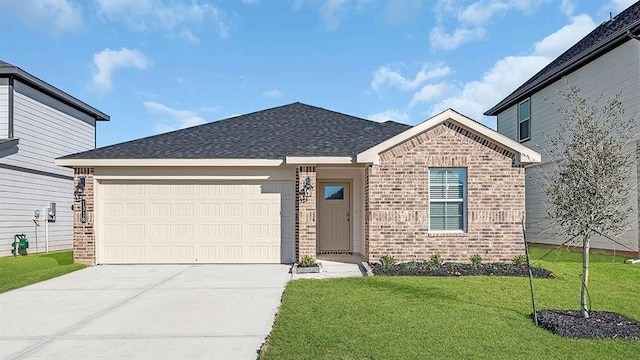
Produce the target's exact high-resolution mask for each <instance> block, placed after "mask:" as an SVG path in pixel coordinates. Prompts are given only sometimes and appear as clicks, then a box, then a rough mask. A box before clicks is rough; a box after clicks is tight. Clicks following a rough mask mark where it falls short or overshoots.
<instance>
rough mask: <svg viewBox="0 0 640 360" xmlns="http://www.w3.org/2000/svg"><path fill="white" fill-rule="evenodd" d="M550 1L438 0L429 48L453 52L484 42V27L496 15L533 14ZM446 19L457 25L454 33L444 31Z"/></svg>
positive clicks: (485, 32)
mask: <svg viewBox="0 0 640 360" xmlns="http://www.w3.org/2000/svg"><path fill="white" fill-rule="evenodd" d="M548 1H549V0H479V1H475V2H473V3H471V4H470V5H466V6H465V5H462V4H461V3H460V2H456V1H453V0H439V1H438V2H437V3H436V6H435V12H436V20H437V21H436V25H435V26H434V27H433V28H432V29H431V33H430V35H429V40H430V43H431V47H433V48H437V49H444V50H453V49H456V48H458V47H459V46H461V45H463V44H465V43H468V42H471V41H477V40H480V39H483V38H484V37H485V36H486V34H487V29H486V26H487V24H488V23H490V22H491V21H492V20H493V19H494V18H495V17H497V16H504V14H506V13H507V12H509V11H520V12H524V13H529V12H532V11H533V10H534V9H535V8H536V7H537V6H538V5H539V4H542V3H545V2H548ZM445 20H448V21H451V20H453V21H454V22H456V25H455V30H452V31H447V30H446V29H445V26H444V25H443V24H444V23H445Z"/></svg>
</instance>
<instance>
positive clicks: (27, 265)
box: [0, 251, 84, 293]
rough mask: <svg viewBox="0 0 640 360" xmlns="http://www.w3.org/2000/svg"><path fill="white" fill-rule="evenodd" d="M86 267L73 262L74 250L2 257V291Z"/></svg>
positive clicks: (0, 269)
mask: <svg viewBox="0 0 640 360" xmlns="http://www.w3.org/2000/svg"><path fill="white" fill-rule="evenodd" d="M82 268H84V265H82V264H76V263H74V262H73V252H71V251H60V252H52V253H48V254H33V255H26V256H7V257H2V258H0V293H3V292H6V291H9V290H13V289H17V288H20V287H23V286H27V285H30V284H34V283H37V282H40V281H43V280H47V279H51V278H54V277H56V276H60V275H64V274H67V273H70V272H72V271H76V270H79V269H82Z"/></svg>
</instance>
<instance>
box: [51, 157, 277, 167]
mask: <svg viewBox="0 0 640 360" xmlns="http://www.w3.org/2000/svg"><path fill="white" fill-rule="evenodd" d="M55 163H56V165H58V166H66V167H98V166H136V167H138V166H156V167H157V166H281V165H283V164H284V161H282V159H56V160H55Z"/></svg>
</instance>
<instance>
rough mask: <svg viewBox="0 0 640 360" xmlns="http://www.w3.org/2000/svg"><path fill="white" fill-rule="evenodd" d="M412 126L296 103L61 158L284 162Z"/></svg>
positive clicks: (344, 151) (366, 144) (346, 149)
mask: <svg viewBox="0 0 640 360" xmlns="http://www.w3.org/2000/svg"><path fill="white" fill-rule="evenodd" d="M410 127H411V126H409V125H404V124H400V123H397V122H393V121H387V122H385V123H378V122H375V121H370V120H365V119H361V118H358V117H354V116H350V115H346V114H342V113H338V112H335V111H331V110H327V109H323V108H319V107H315V106H310V105H306V104H302V103H299V102H296V103H293V104H289V105H284V106H280V107H275V108H272V109H267V110H262V111H258V112H254V113H250V114H246V115H240V116H236V117H232V118H228V119H224V120H219V121H215V122H211V123H208V124H204V125H199V126H195V127H191V128H187V129H182V130H177V131H173V132H169V133H165V134H160V135H155V136H151V137H147V138H142V139H138V140H133V141H129V142H124V143H121V144H116V145H111V146H106V147H102V148H98V149H95V150H90V151H86V152H82V153H78V154H73V155H68V156H65V157H63V158H62V159H283V158H285V157H286V156H353V155H355V154H358V153H360V152H362V151H364V150H366V149H369V148H371V147H373V146H374V145H377V144H379V143H381V142H382V141H384V140H386V139H389V138H391V137H393V136H394V135H397V134H399V133H401V132H403V131H405V130H407V129H408V128H410Z"/></svg>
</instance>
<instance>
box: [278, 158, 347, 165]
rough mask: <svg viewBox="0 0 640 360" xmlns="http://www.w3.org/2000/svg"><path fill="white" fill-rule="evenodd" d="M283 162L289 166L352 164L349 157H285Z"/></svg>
mask: <svg viewBox="0 0 640 360" xmlns="http://www.w3.org/2000/svg"><path fill="white" fill-rule="evenodd" d="M285 162H286V163H287V164H290V165H304V164H315V165H320V164H321V165H324V164H353V162H354V159H353V157H351V156H287V157H286V158H285Z"/></svg>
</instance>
